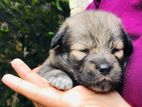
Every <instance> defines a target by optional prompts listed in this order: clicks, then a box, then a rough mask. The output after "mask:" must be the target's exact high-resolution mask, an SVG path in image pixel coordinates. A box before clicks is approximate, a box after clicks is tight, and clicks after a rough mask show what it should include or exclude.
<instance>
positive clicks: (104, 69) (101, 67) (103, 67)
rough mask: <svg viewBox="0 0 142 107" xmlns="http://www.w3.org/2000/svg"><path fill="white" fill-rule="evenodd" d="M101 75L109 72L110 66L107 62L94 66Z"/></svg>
mask: <svg viewBox="0 0 142 107" xmlns="http://www.w3.org/2000/svg"><path fill="white" fill-rule="evenodd" d="M96 69H98V70H99V71H100V72H101V73H102V74H103V75H107V74H109V73H110V71H111V69H112V66H110V65H108V64H100V65H98V66H97V67H96Z"/></svg>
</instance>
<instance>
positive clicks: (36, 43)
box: [0, 0, 70, 107]
mask: <svg viewBox="0 0 142 107" xmlns="http://www.w3.org/2000/svg"><path fill="white" fill-rule="evenodd" d="M69 13H70V9H69V1H68V0H0V79H1V78H2V76H3V75H4V74H6V73H11V74H14V75H16V73H15V72H14V70H13V69H12V67H11V66H10V62H11V61H12V59H14V58H20V59H22V60H23V61H24V62H25V63H27V64H28V65H29V66H30V67H31V68H34V67H36V66H38V65H40V64H42V62H43V61H44V60H45V59H46V58H47V56H48V50H49V48H50V41H51V38H52V37H53V36H54V35H55V33H56V31H57V30H58V27H59V25H61V23H62V22H63V21H64V19H65V18H66V17H68V16H69ZM0 107H34V106H33V105H32V103H31V102H30V101H29V100H27V99H26V98H25V97H23V96H21V95H19V94H17V93H15V92H13V91H12V90H11V89H9V88H8V87H6V86H5V85H4V84H2V82H1V81H0Z"/></svg>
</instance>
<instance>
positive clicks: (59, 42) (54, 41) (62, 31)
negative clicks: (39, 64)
mask: <svg viewBox="0 0 142 107" xmlns="http://www.w3.org/2000/svg"><path fill="white" fill-rule="evenodd" d="M67 29H68V27H67V26H63V27H62V28H61V29H60V30H59V31H58V33H57V34H56V35H55V36H54V37H53V38H52V41H51V49H53V48H55V47H56V46H58V45H59V46H60V45H62V43H63V39H64V37H65V36H67Z"/></svg>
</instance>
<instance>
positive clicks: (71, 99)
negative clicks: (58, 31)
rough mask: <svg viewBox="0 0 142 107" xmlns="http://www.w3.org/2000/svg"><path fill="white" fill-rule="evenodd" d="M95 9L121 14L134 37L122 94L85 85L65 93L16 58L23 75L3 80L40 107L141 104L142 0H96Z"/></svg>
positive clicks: (19, 70) (19, 72) (6, 76)
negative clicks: (97, 90) (91, 88)
mask: <svg viewBox="0 0 142 107" xmlns="http://www.w3.org/2000/svg"><path fill="white" fill-rule="evenodd" d="M95 9H100V10H104V11H108V12H112V13H113V14H115V15H117V16H118V17H120V19H121V20H122V23H123V25H124V29H125V30H126V31H127V32H128V34H129V35H130V36H131V37H132V42H133V46H134V51H133V54H132V56H131V58H130V60H129V63H128V66H127V69H126V72H125V75H124V87H123V90H122V92H121V95H120V94H119V93H118V92H115V91H114V92H110V93H105V94H101V93H95V92H92V91H90V90H88V89H86V88H85V87H83V86H77V87H74V88H72V89H70V90H68V91H64V92H63V91H59V90H57V89H55V88H53V87H51V86H50V85H48V82H47V81H46V80H45V79H44V78H42V77H40V76H39V75H37V74H36V73H35V72H37V71H38V69H39V68H36V69H34V70H31V69H30V68H29V67H28V66H27V65H26V64H25V63H23V62H22V61H21V60H19V59H15V60H13V61H12V63H11V64H12V66H13V68H14V69H15V71H16V72H17V73H18V74H19V76H20V77H21V78H18V77H15V76H12V75H10V74H7V75H5V76H4V77H3V79H2V81H3V82H4V83H5V84H6V85H8V86H9V87H10V88H12V89H13V90H15V91H16V92H18V93H20V94H22V95H24V96H26V97H27V98H29V99H31V100H32V101H34V102H35V103H36V105H37V107H42V106H43V107H79V106H81V107H85V106H89V107H91V106H92V107H108V106H109V107H117V106H118V107H131V106H132V107H141V106H142V102H141V99H142V94H140V93H141V90H142V82H141V81H142V78H141V74H142V68H141V67H140V66H141V65H140V64H141V63H142V62H141V59H142V54H141V53H142V47H141V43H142V42H141V41H142V30H141V29H142V21H141V20H142V1H141V0H131V1H127V0H123V1H120V0H115V1H114V0H109V1H106V0H94V1H93V2H92V3H91V4H90V5H89V6H88V8H87V10H93V11H94V10H95ZM137 82H138V83H137ZM121 96H123V98H122V97H121ZM125 100H126V101H127V102H126V101H125ZM129 104H130V105H129Z"/></svg>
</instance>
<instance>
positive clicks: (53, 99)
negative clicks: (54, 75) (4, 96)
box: [2, 59, 130, 107]
mask: <svg viewBox="0 0 142 107" xmlns="http://www.w3.org/2000/svg"><path fill="white" fill-rule="evenodd" d="M11 65H12V67H13V68H14V70H15V71H16V72H17V74H18V75H19V76H20V78H19V77H16V76H13V75H11V74H6V75H4V76H3V78H2V81H3V83H4V84H6V85H7V86H8V87H10V88H11V89H12V90H14V91H16V92H17V93H20V94H22V95H24V96H25V97H27V98H29V99H30V100H32V101H34V102H36V103H37V104H38V105H40V107H41V106H42V107H130V105H129V104H128V103H127V102H126V101H125V100H124V99H123V98H122V97H121V96H120V95H119V93H117V92H115V91H114V92H109V93H96V92H93V91H91V90H89V89H87V88H85V87H83V86H76V87H74V88H72V89H70V90H68V91H61V90H58V89H55V88H54V87H52V86H50V85H49V83H48V82H47V80H46V79H44V78H42V77H41V76H39V75H38V74H37V73H36V72H38V70H39V68H40V67H38V68H36V69H33V70H31V69H30V68H29V67H28V66H27V65H26V64H25V63H24V62H23V61H21V60H20V59H14V60H13V61H12V62H11Z"/></svg>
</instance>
